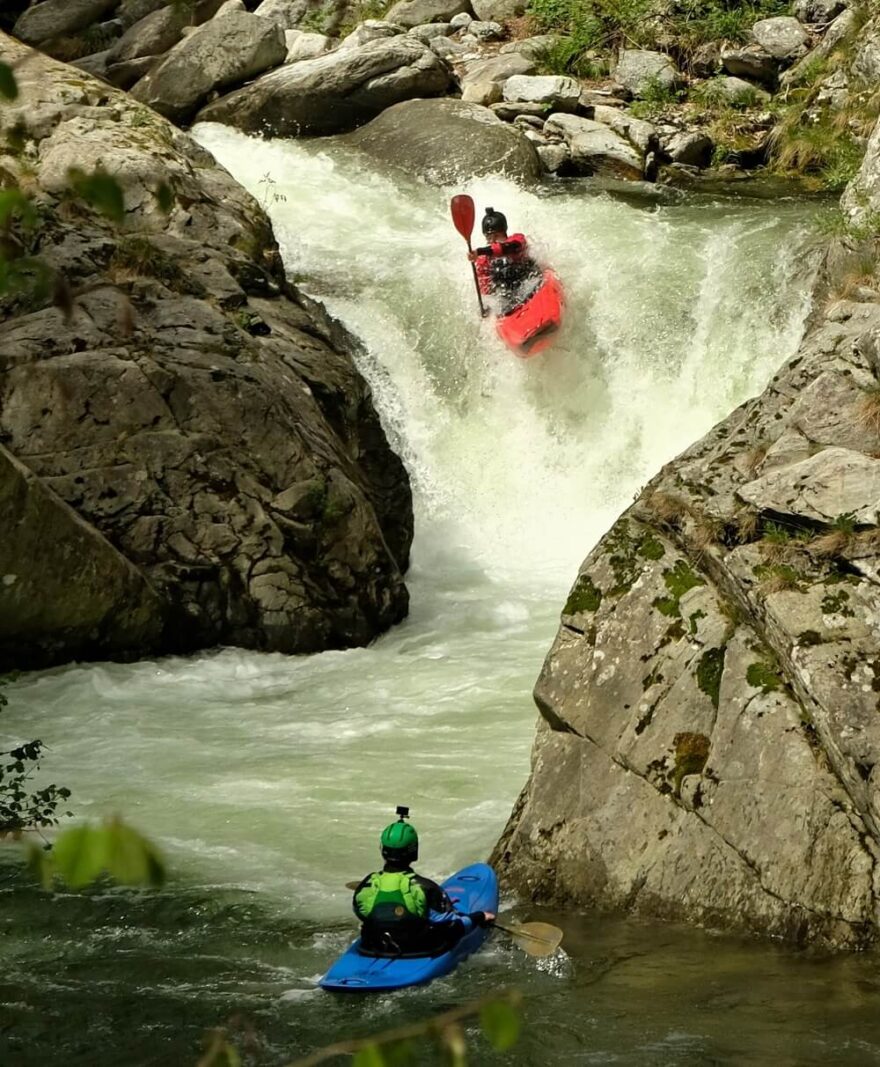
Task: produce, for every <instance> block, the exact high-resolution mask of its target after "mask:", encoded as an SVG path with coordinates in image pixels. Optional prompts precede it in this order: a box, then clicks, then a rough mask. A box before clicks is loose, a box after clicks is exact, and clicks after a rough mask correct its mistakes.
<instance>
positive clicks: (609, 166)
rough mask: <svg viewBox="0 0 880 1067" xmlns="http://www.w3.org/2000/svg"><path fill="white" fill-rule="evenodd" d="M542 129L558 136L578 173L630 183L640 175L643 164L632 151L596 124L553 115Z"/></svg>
mask: <svg viewBox="0 0 880 1067" xmlns="http://www.w3.org/2000/svg"><path fill="white" fill-rule="evenodd" d="M545 130H546V132H547V133H548V134H557V135H559V136H561V137H562V139H563V140H564V141H565V144H566V146H567V147H568V150H569V152H570V154H571V165H572V167H573V168H574V170H575V171H576V173H578V174H583V175H587V176H589V175H594V174H595V175H598V176H600V177H609V178H623V179H628V180H632V181H638V180H640V179H641V178H642V177H643V176H644V161H643V159H642V157H641V156H640V155H639V153H638V152H637V151H636V149H635V148H633V146H632V145H631V144H630V143H629V142H628V141H627V140H625V139H624V138H623V137H621V136H620V135H619V134H617V133H615V132H614V131H613V130H611V129H609V128H608V127H607V126H604V125H602V123H600V122H594V121H593V120H592V119H585V118H581V117H580V116H578V115H564V114H558V113H556V114H552V115H551V116H550V117H549V118H548V120H547V123H546V126H545Z"/></svg>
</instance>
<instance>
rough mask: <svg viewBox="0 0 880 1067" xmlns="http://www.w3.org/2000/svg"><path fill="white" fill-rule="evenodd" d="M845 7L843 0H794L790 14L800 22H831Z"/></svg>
mask: <svg viewBox="0 0 880 1067" xmlns="http://www.w3.org/2000/svg"><path fill="white" fill-rule="evenodd" d="M845 7H846V4H845V3H844V2H843V0H794V3H793V4H792V14H793V15H794V17H795V18H796V19H798V20H799V21H800V22H807V23H821V24H823V25H824V24H825V23H827V22H831V20H832V19H834V18H836V17H837V16H838V15H839V14H840V13H841V11H843V9H844V8H845Z"/></svg>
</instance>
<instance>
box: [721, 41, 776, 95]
mask: <svg viewBox="0 0 880 1067" xmlns="http://www.w3.org/2000/svg"><path fill="white" fill-rule="evenodd" d="M721 65H722V66H723V67H724V69H725V70H726V71H727V72H728V73H729V74H732V75H733V76H734V77H737V78H751V79H752V80H753V81H758V82H761V83H762V84H763V85H766V86H769V87H770V88H771V89H773V88H775V87H776V82H777V81H778V79H779V61H778V60H777V59H775V58H774V57H773V56H771V55H770V53H769V52H765V51H764V49H763V48H761V46H760V45H754V44H753V45H749V46H748V47H746V48H723V49H722V50H721Z"/></svg>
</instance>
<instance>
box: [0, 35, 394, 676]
mask: <svg viewBox="0 0 880 1067" xmlns="http://www.w3.org/2000/svg"><path fill="white" fill-rule="evenodd" d="M0 62H2V63H5V64H7V65H8V66H10V67H12V68H13V69H14V74H15V79H16V81H17V83H18V90H19V93H18V98H17V99H16V100H14V101H13V102H9V103H6V104H3V105H2V115H3V120H4V129H5V131H6V138H5V141H4V143H3V145H2V146H0V178H2V184H3V186H4V188H7V189H13V190H16V189H17V190H21V191H22V192H23V193H25V194H26V195H27V197H28V199H29V203H30V207H29V209H28V211H27V212H25V211H24V209H22V212H21V214H20V215H19V216H18V217H16V216H15V215H13V220H14V221H13V224H12V226H11V228H9V229H8V230H7V235H6V246H5V247H4V255H5V256H6V257H11V259H10V260H9V261H10V262H13V263H14V262H16V260H17V259H19V260H20V259H21V258H22V257H26V259H25V260H24V261H25V262H27V263H31V264H33V268H29V269H33V270H37V268H38V267H39V272H40V274H39V277H40V278H42V277H44V276H45V278H48V280H49V284H48V285H42V284H38V285H30V284H26V285H25V284H22V285H21V286H19V287H18V288H13V290H12V291H11V292H10V291H7V292H6V293H5V295H3V296H0V311H2V320H3V321H2V324H0V442H2V444H0V470H2V476H0V486H2V489H0V518H2V526H3V529H4V530H6V531H10V530H11V531H13V535H12V536H11V537H10V536H6V537H4V538H2V539H0V668H7V667H10V666H15V667H33V666H41V665H46V664H51V663H58V662H64V661H66V660H70V659H72V658H95V657H107V656H132V657H137V656H142V655H145V654H147V653H151V652H170V651H185V650H190V649H197V648H203V647H211V646H214V645H218V644H236V645H240V646H243V647H248V648H257V649H267V650H271V649H274V650H280V651H285V652H308V651H316V650H319V649H324V648H328V647H341V646H346V645H354V644H364V643H366V642H367V641H369V640H370V639H371V638H372V637H374V636H375V635H376V634H377V633H379V632H381V631H382V630H383V629H385V628H387V627H388V626H389V625H391V624H392V623H394V622H396V621H398V620H399V619H401V618H402V617H403V616H404V614H405V613H406V608H407V592H406V588H405V586H404V584H403V579H402V574H403V572H404V571H405V569H406V567H407V562H408V554H409V545H410V541H411V537H412V507H411V499H410V491H409V483H408V479H407V476H406V472H405V471H404V469H403V466H402V464H401V463H400V461H399V459H398V458H397V457H396V456H395V455H394V454H393V452H392V451H391V449H390V448H389V446H388V444H387V442H386V440H385V437H384V434H383V432H382V429H381V427H380V425H379V422H378V418H377V416H376V413H375V411H374V409H373V406H372V402H371V399H370V394H369V390H368V388H367V386H366V384H365V383H364V381H363V380H362V379H361V377H360V375H359V374H358V373H357V371H356V370H355V367H354V364H353V362H352V360H351V359H350V357H349V355H348V354H347V352H346V350H345V349H346V347H349V346H351V345H353V344H354V342H353V341H352V340H351V339H346V338H344V336H343V332H342V331H341V330H339V329H338V328H337V329H333V330H332V338H331V325H330V324H328V323H324V322H322V320H321V318H320V316H319V315H317V314H316V313H314V312H313V311H311V310H310V309H309V307H307V306H306V305H305V304H304V302H303V301H302V300H301V299H300V298H299V297H298V295H297V293H296V291H295V290H294V289H292V288H291V287H290V286H289V285H288V283H287V282H286V280H285V278H284V273H283V269H282V267H281V264H280V259H279V256H278V253H277V248H276V246H275V243H274V240H273V237H272V231H271V228H270V226H269V223H268V220H267V218H266V215H265V213H264V212H263V210H262V209H261V207H260V206H259V205H258V204H257V203H256V202H255V201H254V200H253V198H252V197H250V196H249V195H248V194H246V193H245V192H244V191H243V190H242V189H241V188H240V187H239V186H238V185H237V184H236V183H235V182H234V181H233V180H232V178H230V176H229V175H228V174H227V173H226V172H225V171H224V170H222V169H221V168H220V167H219V166H217V164H216V163H215V162H214V160H213V158H212V157H211V156H210V155H209V154H208V153H206V152H205V151H204V150H203V149H201V148H199V147H198V145H196V144H195V143H194V142H193V141H192V140H191V139H190V138H189V137H188V136H186V135H185V134H183V133H181V132H180V131H179V130H177V129H176V128H175V127H174V126H172V125H171V124H170V123H169V122H167V121H166V120H165V119H163V118H161V117H160V116H159V115H157V114H156V113H155V112H154V111H151V110H150V109H148V108H147V107H145V106H144V105H142V104H140V103H138V102H136V101H134V100H132V99H131V98H130V97H129V96H127V95H126V94H125V93H124V92H122V91H120V90H117V89H113V88H110V87H108V86H107V85H106V84H104V83H103V82H101V81H98V80H97V79H95V78H93V77H91V76H89V75H86V74H84V73H82V72H81V71H77V70H75V69H74V68H72V67H69V66H65V65H63V64H60V63H57V62H54V61H53V60H51V59H48V58H46V57H45V56H42V55H40V54H39V53H37V52H34V51H32V50H31V49H29V48H27V47H26V46H24V45H21V44H19V43H17V42H16V41H14V40H12V39H11V38H9V37H5V36H0ZM93 167H97V168H98V170H96V171H95V172H94V174H96V175H97V176H98V179H97V180H98V182H99V183H100V181H102V180H103V179H101V177H100V176H101V175H102V174H107V175H113V176H114V177H115V179H116V181H117V182H118V183H119V187H120V190H121V202H120V205H119V217H118V218H116V219H111V218H108V217H107V215H106V214H102V213H100V212H99V211H98V210H96V208H95V207H94V206H90V204H89V202H88V201H86V200H84V199H83V198H82V197H80V196H79V195H78V189H80V188H81V183H82V182H83V180H84V177H83V174H82V173H80V176H79V178H78V177H77V173H78V172H77V170H76V168H89V169H90V170H91V168H93ZM85 177H86V178H87V177H88V175H86V176H85ZM78 183H80V184H78ZM93 184H94V182H93ZM108 195H109V194H108ZM37 280H39V278H37Z"/></svg>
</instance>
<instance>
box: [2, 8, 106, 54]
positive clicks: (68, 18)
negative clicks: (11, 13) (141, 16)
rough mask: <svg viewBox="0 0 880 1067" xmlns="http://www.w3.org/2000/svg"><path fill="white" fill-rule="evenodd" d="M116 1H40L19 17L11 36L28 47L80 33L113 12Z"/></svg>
mask: <svg viewBox="0 0 880 1067" xmlns="http://www.w3.org/2000/svg"><path fill="white" fill-rule="evenodd" d="M116 4H117V0H44V2H43V3H41V4H34V6H33V7H29V8H28V9H27V11H25V12H24V14H22V15H20V16H19V18H18V20H17V21H16V23H15V26H14V27H13V30H12V32H13V33H14V34H15V36H16V37H18V38H20V40H22V41H26V42H27V43H28V44H41V43H42V42H44V41H48V40H50V39H51V38H53V37H64V36H66V35H67V34H71V33H76V31H77V30H84V29H85V28H86V27H87V26H91V25H92V24H93V23H95V22H100V21H101V19H102V17H103V16H104V15H106V14H108V13H109V12H111V11H112V10H113V8H114V7H115V6H116Z"/></svg>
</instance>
